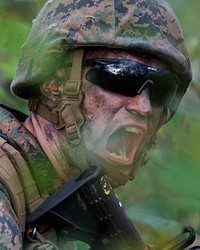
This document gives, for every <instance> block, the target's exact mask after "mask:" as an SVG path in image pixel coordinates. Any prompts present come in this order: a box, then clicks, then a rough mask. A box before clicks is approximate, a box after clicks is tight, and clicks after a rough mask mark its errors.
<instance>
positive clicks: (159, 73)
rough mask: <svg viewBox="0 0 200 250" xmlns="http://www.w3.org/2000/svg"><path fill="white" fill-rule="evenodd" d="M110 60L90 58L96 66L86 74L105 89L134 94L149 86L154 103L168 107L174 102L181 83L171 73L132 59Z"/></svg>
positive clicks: (129, 94)
mask: <svg viewBox="0 0 200 250" xmlns="http://www.w3.org/2000/svg"><path fill="white" fill-rule="evenodd" d="M108 60H109V61H107V60H106V59H95V60H91V61H89V64H90V65H93V67H92V68H91V69H90V70H89V71H88V72H87V73H86V79H87V80H88V81H89V82H92V83H93V84H95V85H98V86H100V87H101V88H103V89H106V90H109V91H112V92H115V93H118V94H121V95H125V96H130V97H131V96H136V95H139V94H140V93H141V92H142V91H143V90H144V89H145V88H149V90H150V97H151V103H152V105H154V106H168V105H169V104H170V103H171V102H172V101H173V99H174V96H175V94H176V89H177V82H176V79H175V75H174V74H172V73H171V72H169V71H167V70H165V69H160V68H153V67H150V66H148V65H145V64H142V63H138V62H134V61H130V60H117V59H108ZM87 63H88V62H87Z"/></svg>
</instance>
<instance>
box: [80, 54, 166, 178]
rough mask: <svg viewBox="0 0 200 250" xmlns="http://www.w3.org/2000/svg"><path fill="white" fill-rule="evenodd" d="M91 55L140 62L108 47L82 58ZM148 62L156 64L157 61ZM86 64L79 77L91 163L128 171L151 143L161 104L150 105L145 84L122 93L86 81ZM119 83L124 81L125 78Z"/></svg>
mask: <svg viewBox="0 0 200 250" xmlns="http://www.w3.org/2000/svg"><path fill="white" fill-rule="evenodd" d="M94 57H95V58H117V59H128V60H133V61H138V62H142V60H141V59H140V58H136V57H134V56H131V55H129V54H127V53H114V52H112V51H111V52H108V53H103V51H98V52H96V54H92V55H90V53H88V55H86V58H94ZM149 64H154V65H152V66H160V65H158V64H159V63H158V62H156V63H155V62H153V63H152V61H151V62H149V63H148V65H149ZM155 64H156V65H155ZM90 68H91V66H86V67H85V68H84V70H83V78H82V84H83V85H82V90H83V92H84V94H85V98H84V103H83V107H82V110H83V113H84V115H85V118H86V122H85V124H84V125H83V128H82V138H83V142H84V145H85V147H86V149H87V151H88V152H89V153H90V154H89V155H92V161H96V162H94V163H97V164H100V165H103V166H104V167H105V165H106V167H109V166H112V167H116V169H118V170H120V171H121V172H123V173H130V172H131V171H132V168H133V167H134V165H135V164H136V163H137V161H138V159H139V158H140V156H141V155H142V154H143V153H144V152H145V151H146V150H147V148H148V147H150V146H151V145H150V144H151V139H152V136H154V134H155V132H156V131H157V129H158V126H160V120H161V117H162V114H163V107H153V106H152V105H151V100H150V96H149V89H148V88H145V89H144V90H143V91H142V92H141V94H139V95H136V96H126V95H123V94H120V93H116V92H112V91H110V90H106V89H105V88H102V87H100V86H98V85H96V84H94V83H92V82H89V81H88V80H87V79H86V77H85V76H86V73H87V72H88V70H90ZM122 84H123V85H126V82H122ZM133 84H134V82H133Z"/></svg>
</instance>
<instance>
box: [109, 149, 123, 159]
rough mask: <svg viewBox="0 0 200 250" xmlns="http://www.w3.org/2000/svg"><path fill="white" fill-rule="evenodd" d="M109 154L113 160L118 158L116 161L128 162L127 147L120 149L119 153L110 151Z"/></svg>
mask: <svg viewBox="0 0 200 250" xmlns="http://www.w3.org/2000/svg"><path fill="white" fill-rule="evenodd" d="M108 153H109V154H110V155H111V156H112V157H113V158H116V159H120V160H127V157H126V147H125V146H122V147H121V148H120V149H119V153H118V154H117V153H114V152H113V153H111V152H109V151H108Z"/></svg>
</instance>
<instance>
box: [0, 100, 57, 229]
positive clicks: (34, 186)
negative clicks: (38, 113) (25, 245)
mask: <svg viewBox="0 0 200 250" xmlns="http://www.w3.org/2000/svg"><path fill="white" fill-rule="evenodd" d="M25 119H26V116H25V115H24V114H23V113H21V112H19V111H15V110H11V109H9V108H7V107H5V106H3V105H0V183H1V184H2V185H3V186H4V187H5V189H6V190H7V192H8V194H9V196H10V199H11V202H12V206H13V209H14V211H15V213H16V215H17V217H18V220H19V223H20V228H21V231H22V232H23V231H24V230H25V219H26V216H27V215H28V214H30V213H31V212H32V211H33V210H35V208H37V207H38V206H39V205H40V204H41V203H42V202H43V201H44V200H45V199H46V198H48V197H49V196H50V195H51V194H52V193H54V192H55V191H56V190H57V189H58V188H59V187H61V186H62V183H61V180H60V179H59V176H58V174H57V171H56V169H55V168H54V167H53V166H52V164H51V163H50V161H49V160H48V158H47V156H46V155H45V153H44V152H43V150H42V148H41V147H40V145H39V144H38V142H37V140H36V138H35V137H34V136H33V135H32V134H31V133H30V132H29V131H28V130H27V129H26V128H25V127H24V126H23V122H24V120H25Z"/></svg>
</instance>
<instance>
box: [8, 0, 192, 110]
mask: <svg viewBox="0 0 200 250" xmlns="http://www.w3.org/2000/svg"><path fill="white" fill-rule="evenodd" d="M79 47H107V48H119V49H125V50H133V51H136V52H142V53H146V54H149V55H153V56H156V57H158V58H160V59H161V60H163V61H165V62H167V63H169V64H170V65H171V68H172V70H173V72H174V73H175V74H177V75H178V76H179V78H180V79H181V83H180V86H179V87H178V90H177V95H176V98H175V100H174V103H173V105H172V106H171V107H170V109H171V112H172V114H173V113H175V111H176V109H177V107H178V105H179V103H180V100H181V98H182V96H183V94H184V93H185V91H186V89H187V87H188V85H189V83H190V81H191V77H192V73H191V65H190V60H189V56H188V52H187V49H186V46H185V43H184V39H183V34H182V30H181V28H180V24H179V22H178V20H177V18H176V16H175V14H174V13H173V11H172V9H171V7H170V6H169V4H168V3H167V2H166V1H163V0H126V1H124V0H73V1H72V0H49V1H48V2H47V3H46V4H45V5H44V7H43V9H42V10H41V12H40V13H39V15H38V16H37V18H36V19H35V20H34V21H33V27H32V30H31V32H30V35H29V37H28V39H27V41H26V43H25V44H24V46H23V50H22V55H21V59H20V61H19V65H18V68H17V72H16V75H15V78H14V80H13V82H12V85H11V89H12V91H13V92H14V93H15V94H16V95H18V96H20V97H22V98H29V97H30V92H29V88H30V87H32V86H34V85H36V84H38V83H41V82H42V81H44V80H45V79H47V78H48V77H49V75H50V74H52V73H53V72H56V70H57V69H58V68H59V66H60V64H61V62H62V61H63V60H68V57H69V55H70V51H73V50H74V49H76V48H79ZM69 60H70V59H69Z"/></svg>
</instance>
